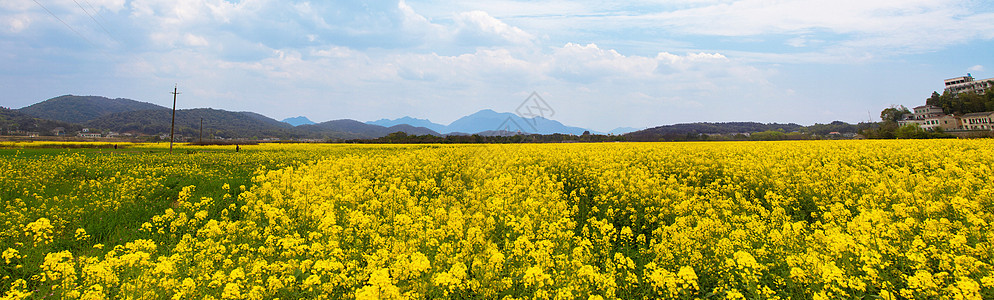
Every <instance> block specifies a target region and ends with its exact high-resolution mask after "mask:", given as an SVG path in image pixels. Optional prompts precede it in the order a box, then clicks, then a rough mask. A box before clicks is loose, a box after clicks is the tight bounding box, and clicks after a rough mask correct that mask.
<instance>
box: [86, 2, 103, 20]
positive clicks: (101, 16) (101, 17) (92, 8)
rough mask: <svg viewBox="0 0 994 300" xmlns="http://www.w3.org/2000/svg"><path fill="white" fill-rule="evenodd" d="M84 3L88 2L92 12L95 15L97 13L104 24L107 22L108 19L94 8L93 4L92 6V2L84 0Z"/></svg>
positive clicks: (87, 4)
mask: <svg viewBox="0 0 994 300" xmlns="http://www.w3.org/2000/svg"><path fill="white" fill-rule="evenodd" d="M83 2H86V6H89V7H90V10H92V11H93V12H94V13H96V14H97V16H98V17H100V19H101V20H104V22H107V19H106V18H104V15H102V14H100V10H99V9H96V8H95V7H93V4H90V1H87V0H83Z"/></svg>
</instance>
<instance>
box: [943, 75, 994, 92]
mask: <svg viewBox="0 0 994 300" xmlns="http://www.w3.org/2000/svg"><path fill="white" fill-rule="evenodd" d="M945 84H946V88H945V90H944V91H946V92H949V93H952V94H953V95H956V94H959V93H966V92H974V93H977V94H983V93H984V91H985V90H987V89H989V88H992V87H994V78H987V79H982V80H974V79H973V75H970V74H969V73H967V74H966V76H960V77H956V78H949V79H946V80H945Z"/></svg>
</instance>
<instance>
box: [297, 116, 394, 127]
mask: <svg viewBox="0 0 994 300" xmlns="http://www.w3.org/2000/svg"><path fill="white" fill-rule="evenodd" d="M280 122H283V123H287V124H290V125H293V126H300V125H311V124H315V123H314V121H311V120H310V119H308V118H307V117H305V116H297V117H293V118H286V119H283V121H280ZM387 127H389V126H387Z"/></svg>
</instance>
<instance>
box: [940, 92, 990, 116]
mask: <svg viewBox="0 0 994 300" xmlns="http://www.w3.org/2000/svg"><path fill="white" fill-rule="evenodd" d="M925 104H928V105H935V106H938V107H941V108H942V111H943V112H945V113H946V114H957V115H963V114H968V113H975V112H985V111H994V89H988V90H987V91H985V92H984V94H983V95H980V94H976V93H973V92H967V93H961V94H957V95H953V94H951V93H943V94H942V95H939V93H937V92H932V96H931V97H929V98H928V99H926V100H925Z"/></svg>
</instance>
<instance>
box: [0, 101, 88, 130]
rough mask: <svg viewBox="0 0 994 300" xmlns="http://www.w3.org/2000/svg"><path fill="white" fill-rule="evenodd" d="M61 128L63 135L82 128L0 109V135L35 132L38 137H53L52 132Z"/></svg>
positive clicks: (7, 109)
mask: <svg viewBox="0 0 994 300" xmlns="http://www.w3.org/2000/svg"><path fill="white" fill-rule="evenodd" d="M59 127H62V128H63V130H62V132H63V133H68V132H75V131H79V130H80V129H82V126H80V125H75V124H69V123H65V122H59V121H52V120H45V119H39V118H35V117H32V116H29V115H27V114H24V113H21V112H19V111H17V110H12V109H9V108H4V107H0V134H2V135H24V134H26V132H37V133H38V134H39V135H46V136H47V135H55V132H53V130H55V129H57V128H59Z"/></svg>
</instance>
